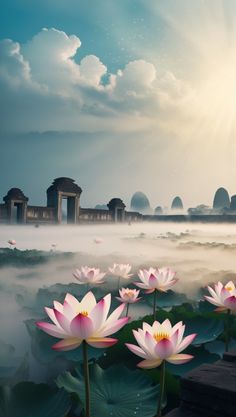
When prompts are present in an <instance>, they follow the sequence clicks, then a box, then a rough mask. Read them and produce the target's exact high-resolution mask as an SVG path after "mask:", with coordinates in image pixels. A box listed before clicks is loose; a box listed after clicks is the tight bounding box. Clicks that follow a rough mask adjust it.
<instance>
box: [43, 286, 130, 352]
mask: <svg viewBox="0 0 236 417" xmlns="http://www.w3.org/2000/svg"><path fill="white" fill-rule="evenodd" d="M110 305H111V294H108V295H106V296H105V297H104V298H102V299H101V300H100V301H99V302H98V303H97V302H96V299H95V297H94V295H93V293H92V292H91V291H90V292H88V293H87V294H86V295H85V296H84V297H83V299H82V300H81V302H79V301H78V300H77V299H76V298H75V297H74V296H73V295H71V294H67V295H66V298H65V300H64V303H63V304H61V303H59V302H58V301H54V308H53V309H52V308H47V307H46V308H45V311H46V313H47V314H48V316H49V317H50V319H51V320H52V322H53V324H51V323H46V322H37V323H36V325H37V326H38V327H39V328H40V329H42V330H43V331H44V332H46V333H48V334H50V335H51V336H54V337H57V338H59V339H63V340H61V341H60V342H58V343H56V344H55V345H53V346H52V348H53V349H55V350H59V351H61V350H72V349H76V348H77V347H79V346H80V345H81V343H82V342H83V341H85V342H87V343H88V344H89V345H90V346H93V347H97V348H104V347H105V348H107V347H110V346H112V345H114V344H115V343H116V342H117V339H113V338H109V337H107V336H109V335H111V334H113V333H115V332H117V331H118V330H120V329H121V328H122V327H123V326H124V325H125V324H126V323H127V322H128V320H129V318H128V317H122V318H119V317H120V315H121V314H122V312H123V309H124V307H125V304H121V305H120V306H119V307H118V308H117V309H116V310H114V311H113V313H112V314H111V315H110V316H109V317H108V312H109V309H110Z"/></svg>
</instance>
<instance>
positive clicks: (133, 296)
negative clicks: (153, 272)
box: [116, 288, 141, 304]
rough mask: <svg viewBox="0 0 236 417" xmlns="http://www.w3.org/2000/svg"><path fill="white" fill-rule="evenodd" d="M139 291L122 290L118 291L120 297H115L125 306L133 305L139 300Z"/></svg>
mask: <svg viewBox="0 0 236 417" xmlns="http://www.w3.org/2000/svg"><path fill="white" fill-rule="evenodd" d="M139 292H140V291H139V290H135V289H130V288H122V289H121V290H119V293H120V297H116V298H117V300H119V301H121V302H122V303H125V304H134V303H137V301H139V300H141V297H139V298H138V295H139Z"/></svg>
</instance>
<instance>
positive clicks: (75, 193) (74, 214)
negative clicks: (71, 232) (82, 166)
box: [47, 177, 82, 224]
mask: <svg viewBox="0 0 236 417" xmlns="http://www.w3.org/2000/svg"><path fill="white" fill-rule="evenodd" d="M81 193H82V189H81V188H80V187H79V186H78V185H77V184H75V181H74V180H73V179H71V178H66V177H60V178H56V179H55V180H54V181H53V183H52V185H51V186H50V187H49V188H48V189H47V206H48V207H53V208H54V209H55V221H56V223H62V220H63V218H62V200H63V199H66V200H67V215H66V217H67V223H71V224H75V223H78V221H79V209H80V194H81Z"/></svg>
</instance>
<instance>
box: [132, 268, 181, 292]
mask: <svg viewBox="0 0 236 417" xmlns="http://www.w3.org/2000/svg"><path fill="white" fill-rule="evenodd" d="M138 276H139V278H140V280H141V282H135V284H136V285H137V286H138V287H140V288H142V289H145V290H146V291H145V293H146V294H151V293H152V292H154V291H155V290H157V291H162V292H166V291H167V290H169V289H170V288H171V287H172V286H173V285H174V284H175V283H176V282H177V281H178V279H177V278H175V276H176V272H174V271H172V270H171V269H170V268H167V267H164V268H149V269H148V270H147V269H140V270H139V272H138Z"/></svg>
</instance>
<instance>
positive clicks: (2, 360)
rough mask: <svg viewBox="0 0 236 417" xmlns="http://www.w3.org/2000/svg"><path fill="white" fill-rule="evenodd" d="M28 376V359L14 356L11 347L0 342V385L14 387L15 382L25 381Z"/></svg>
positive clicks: (26, 355)
mask: <svg viewBox="0 0 236 417" xmlns="http://www.w3.org/2000/svg"><path fill="white" fill-rule="evenodd" d="M28 376H29V358H28V354H27V353H26V354H25V356H23V357H19V356H16V355H15V348H14V346H12V345H9V344H7V343H5V342H4V341H3V340H0V384H11V385H15V384H16V383H17V382H20V381H22V380H27V379H28Z"/></svg>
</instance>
